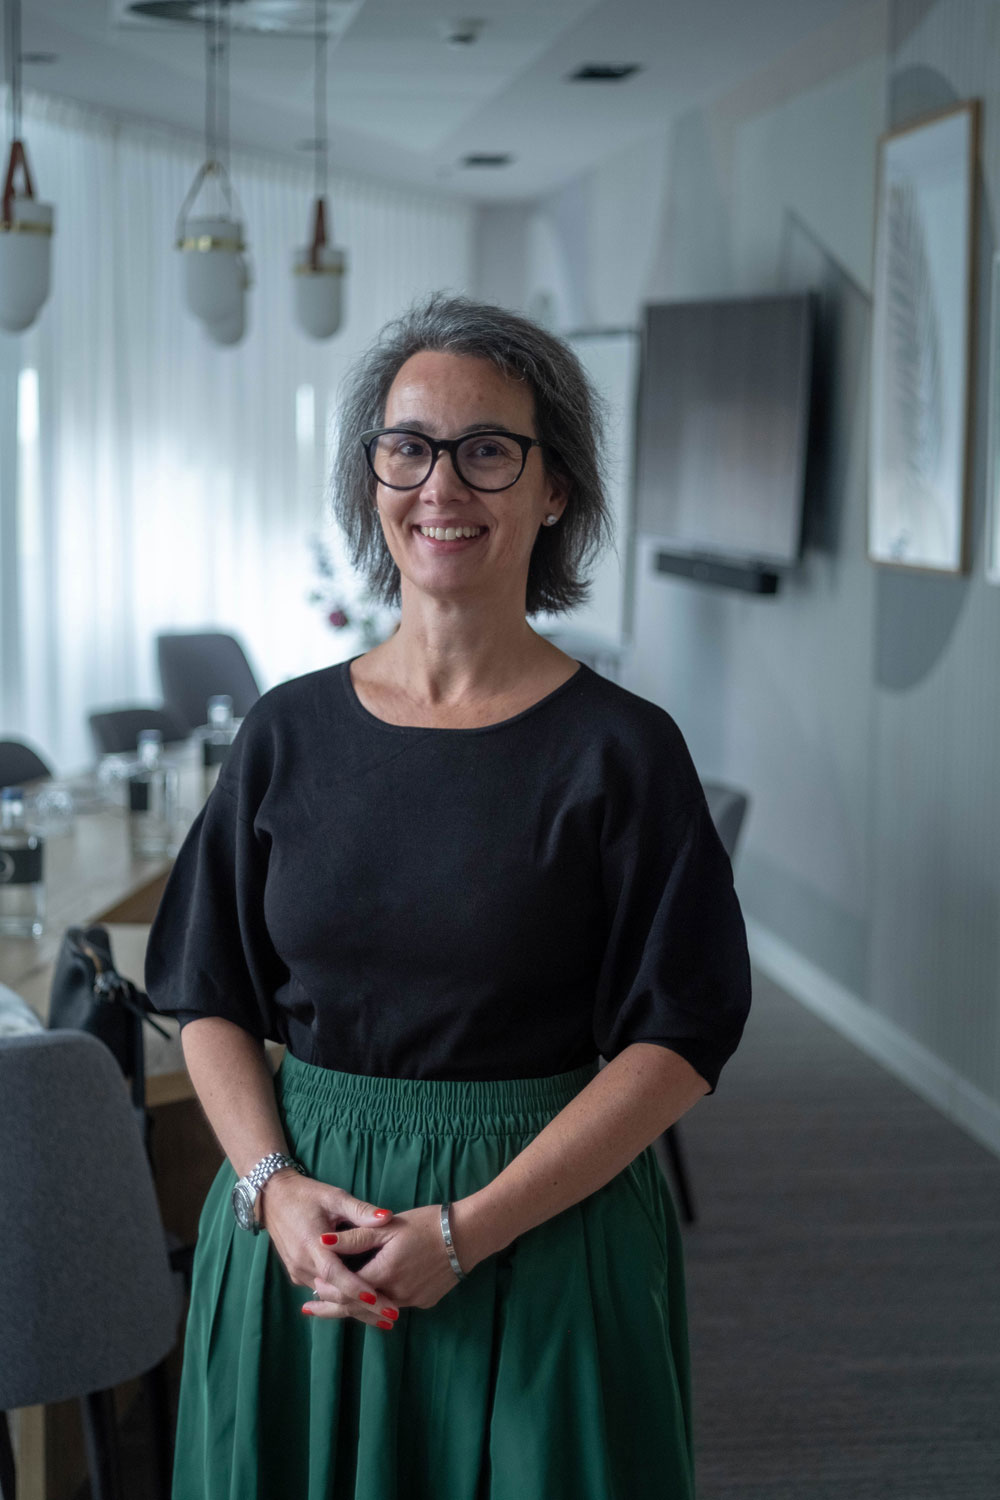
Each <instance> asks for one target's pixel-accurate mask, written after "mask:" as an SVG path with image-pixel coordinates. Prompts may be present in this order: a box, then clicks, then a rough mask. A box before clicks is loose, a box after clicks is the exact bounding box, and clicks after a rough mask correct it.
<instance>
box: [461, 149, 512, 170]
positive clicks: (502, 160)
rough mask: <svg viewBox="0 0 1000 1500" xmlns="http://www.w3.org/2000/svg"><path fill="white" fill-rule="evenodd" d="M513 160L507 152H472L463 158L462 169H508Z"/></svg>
mask: <svg viewBox="0 0 1000 1500" xmlns="http://www.w3.org/2000/svg"><path fill="white" fill-rule="evenodd" d="M513 160H514V158H513V157H512V156H511V154H510V152H509V151H472V152H470V153H469V155H468V156H463V157H462V161H461V165H462V166H463V167H509V166H510V164H511V162H512V161H513Z"/></svg>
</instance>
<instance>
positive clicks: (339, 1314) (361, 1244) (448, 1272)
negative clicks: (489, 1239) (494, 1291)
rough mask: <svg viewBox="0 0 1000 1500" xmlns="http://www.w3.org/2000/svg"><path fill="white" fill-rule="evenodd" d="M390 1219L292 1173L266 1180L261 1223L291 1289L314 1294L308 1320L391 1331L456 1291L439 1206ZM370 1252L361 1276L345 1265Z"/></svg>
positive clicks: (338, 1191) (307, 1308)
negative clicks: (346, 1321)
mask: <svg viewBox="0 0 1000 1500" xmlns="http://www.w3.org/2000/svg"><path fill="white" fill-rule="evenodd" d="M386 1213H387V1211H386V1210H384V1209H383V1210H378V1209H377V1208H376V1207H374V1206H373V1205H372V1204H370V1203H364V1202H362V1201H361V1200H360V1199H358V1198H355V1197H353V1196H352V1195H351V1194H350V1193H347V1192H345V1191H344V1190H343V1189H342V1188H338V1187H334V1186H332V1184H330V1183H324V1182H317V1181H316V1180H315V1179H314V1178H311V1177H302V1176H300V1175H299V1174H298V1173H297V1172H294V1171H291V1170H285V1171H281V1172H276V1173H275V1174H274V1175H273V1177H271V1178H270V1179H269V1180H268V1182H267V1183H266V1184H265V1187H264V1190H263V1192H262V1194H261V1204H260V1215H261V1224H262V1226H263V1227H264V1228H265V1229H266V1230H267V1232H268V1234H269V1236H270V1238H271V1242H272V1244H273V1245H274V1248H275V1249H276V1250H277V1252H278V1255H279V1256H280V1258H281V1261H282V1264H283V1265H284V1267H285V1270H286V1271H287V1272H288V1275H289V1277H290V1278H291V1281H292V1283H293V1285H295V1286H307V1287H309V1288H310V1289H311V1290H312V1291H313V1292H314V1294H315V1295H314V1296H313V1297H312V1298H311V1299H310V1300H309V1301H308V1302H306V1303H305V1304H304V1305H303V1308H302V1311H303V1313H304V1314H306V1315H307V1316H312V1317H318V1318H357V1320H358V1321H359V1322H361V1323H369V1324H374V1325H375V1326H376V1327H378V1328H382V1329H384V1330H385V1331H387V1332H388V1331H389V1330H390V1329H391V1328H392V1327H393V1326H394V1325H395V1322H396V1319H397V1318H398V1317H399V1309H400V1307H433V1306H434V1304H435V1303H436V1302H440V1300H441V1298H442V1297H444V1296H446V1295H447V1293H448V1292H450V1291H452V1289H453V1288H454V1287H456V1286H457V1285H458V1279H457V1277H456V1276H455V1273H454V1271H453V1270H452V1268H451V1263H450V1262H449V1260H448V1252H447V1250H446V1249H445V1244H444V1239H443V1237H442V1234H441V1208H440V1204H429V1205H427V1206H426V1207H420V1208H410V1209H404V1210H403V1211H402V1212H401V1213H398V1214H390V1215H389V1217H386ZM345 1224H346V1225H347V1226H348V1227H341V1226H343V1225H345ZM456 1248H457V1249H458V1255H459V1260H460V1261H461V1262H462V1267H463V1270H466V1271H469V1270H471V1269H472V1267H471V1265H466V1263H465V1260H464V1259H463V1258H462V1251H461V1247H460V1244H457V1246H456ZM372 1250H374V1252H375V1253H374V1255H372V1256H371V1258H370V1259H369V1260H368V1261H367V1262H366V1263H365V1264H364V1265H363V1266H362V1267H360V1268H359V1269H358V1270H352V1269H351V1267H350V1266H347V1265H345V1264H344V1257H345V1256H346V1257H350V1256H355V1255H360V1254H363V1253H365V1252H370V1251H372Z"/></svg>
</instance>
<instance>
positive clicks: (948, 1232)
mask: <svg viewBox="0 0 1000 1500" xmlns="http://www.w3.org/2000/svg"><path fill="white" fill-rule="evenodd" d="M681 1134H682V1139H683V1143H684V1149H685V1154H686V1156H687V1159H688V1165H689V1169H690V1173H691V1178H692V1182H693V1186H694V1191H695V1197H696V1201H697V1208H698V1222H697V1223H696V1224H695V1225H694V1226H693V1227H692V1228H690V1229H687V1230H686V1231H685V1246H686V1257H687V1275H688V1302H689V1311H690V1320H691V1339H692V1351H693V1358H694V1382H695V1415H696V1437H697V1448H698V1500H1000V1159H998V1158H997V1157H995V1156H993V1155H991V1154H990V1153H989V1152H988V1151H986V1150H985V1149H983V1148H982V1147H981V1146H979V1145H977V1144H976V1143H975V1142H974V1141H972V1140H971V1139H970V1138H969V1137H968V1136H966V1135H965V1134H964V1133H963V1132H962V1131H961V1130H959V1129H958V1128H957V1127H956V1126H953V1125H951V1124H949V1123H948V1121H947V1120H945V1119H944V1118H943V1117H942V1116H941V1115H940V1114H938V1113H937V1111H936V1110H934V1109H932V1108H931V1107H930V1105H927V1104H925V1103H923V1102H922V1101H921V1100H920V1099H919V1098H917V1097H916V1096H915V1095H914V1094H913V1093H911V1092H910V1090H909V1089H907V1088H906V1087H904V1085H902V1084H901V1083H898V1082H897V1081H896V1080H895V1079H894V1078H893V1077H892V1076H891V1075H889V1074H888V1073H886V1072H885V1071H884V1069H882V1068H880V1067H879V1066H878V1065H877V1064H876V1063H873V1062H871V1061H870V1060H869V1059H868V1058H866V1057H865V1056H864V1055H863V1054H862V1053H860V1052H859V1051H858V1050H857V1049H856V1048H855V1047H853V1046H852V1045H851V1044H850V1043H849V1042H847V1041H844V1040H843V1039H842V1038H841V1037H839V1036H838V1035H837V1034H836V1033H835V1032H833V1031H831V1030H830V1028H829V1027H827V1026H826V1025H824V1023H823V1022H821V1021H819V1020H817V1019H816V1018H815V1017H814V1016H812V1015H811V1014H810V1013H809V1012H808V1011H805V1010H803V1008H802V1007H801V1006H800V1005H798V1004H797V1003H796V1002H795V1001H793V1000H791V999H789V997H788V996H787V995H785V994H783V993H782V992H781V990H779V989H778V988H777V987H776V986H775V985H773V984H771V983H769V982H768V981H767V980H765V979H763V978H762V977H760V976H757V979H756V985H755V1000H754V1008H753V1013H752V1017H751V1021H750V1023H749V1025H748V1028H747V1033H746V1037H745V1039H744V1042H743V1046H742V1047H741V1049H740V1051H739V1053H738V1054H737V1056H736V1057H735V1058H734V1059H733V1061H732V1062H731V1063H730V1065H729V1067H728V1068H727V1070H726V1072H725V1073H724V1075H723V1078H722V1082H721V1084H720V1087H719V1090H718V1092H717V1093H716V1094H715V1095H714V1096H713V1097H712V1098H709V1099H706V1100H703V1101H702V1102H701V1103H700V1104H699V1105H698V1107H697V1109H696V1110H695V1111H694V1112H693V1114H691V1115H690V1116H689V1117H688V1119H686V1120H685V1121H684V1123H683V1125H682V1127H681ZM178 1367H179V1361H178ZM147 1443H148V1436H147V1427H146V1413H145V1411H144V1409H143V1403H142V1402H138V1403H137V1404H136V1407H135V1408H133V1411H132V1413H131V1414H130V1417H129V1420H128V1421H127V1423H126V1424H125V1429H124V1431H123V1433H122V1447H123V1466H124V1468H125V1475H124V1479H125V1494H126V1496H128V1497H129V1500H146V1497H149V1500H152V1496H153V1494H154V1490H153V1485H152V1476H151V1473H150V1461H149V1456H148V1448H147ZM87 1493H88V1490H87V1489H85V1490H83V1491H81V1493H80V1496H79V1497H78V1500H83V1497H84V1495H85V1494H87Z"/></svg>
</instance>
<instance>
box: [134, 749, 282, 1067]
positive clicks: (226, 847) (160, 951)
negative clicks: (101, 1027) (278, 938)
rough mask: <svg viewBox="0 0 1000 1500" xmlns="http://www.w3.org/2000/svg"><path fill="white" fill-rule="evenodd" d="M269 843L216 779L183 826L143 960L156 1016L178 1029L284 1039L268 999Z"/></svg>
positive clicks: (272, 978)
mask: <svg viewBox="0 0 1000 1500" xmlns="http://www.w3.org/2000/svg"><path fill="white" fill-rule="evenodd" d="M267 861H268V844H267V840H266V839H265V838H263V837H261V836H260V835H259V834H258V833H257V832H256V831H255V828H254V826H253V823H252V821H251V820H250V819H249V818H247V817H246V816H244V815H243V813H242V810H241V807H240V799H239V797H238V795H237V793H236V792H234V790H233V789H232V788H231V787H230V786H229V785H228V784H227V783H226V781H225V780H224V779H220V780H219V781H218V782H217V784H216V786H215V788H214V790H213V791H212V794H211V796H210V797H209V798H208V801H207V802H206V803H205V806H204V807H203V808H202V810H201V812H200V813H199V815H198V817H197V819H196V820H195V822H194V824H193V825H192V827H191V830H190V832H189V833H188V836H187V838H186V839H185V841H184V843H183V845H182V847H181V850H180V853H179V854H178V856H177V859H176V861H175V864H174V868H173V870H172V871H171V874H170V878H169V880H168V881H167V886H166V890H165V891H164V894H163V899H162V901H161V903H160V907H159V911H158V912H157V915H156V920H155V922H154V924H153V928H152V932H151V933H150V939H149V947H148V950H147V954H146V986H147V989H148V991H149V996H150V1000H151V1001H152V1004H153V1006H154V1007H155V1009H156V1010H158V1011H162V1012H164V1013H167V1014H174V1015H176V1016H177V1017H178V1019H179V1020H180V1022H181V1025H182V1026H183V1025H185V1024H186V1023H187V1022H188V1021H192V1020H195V1019H197V1018H198V1017H201V1016H219V1017H221V1018H222V1019H223V1020H226V1021H232V1022H234V1023H235V1024H236V1025H237V1026H241V1027H242V1028H243V1029H244V1030H245V1031H248V1032H250V1033H251V1034H252V1035H253V1036H255V1037H257V1038H259V1039H260V1040H261V1041H263V1040H265V1039H268V1038H270V1039H273V1040H277V1041H284V1040H285V1038H284V1036H283V1035H282V1034H281V1028H280V1024H279V1018H278V1017H279V1013H278V1008H277V1007H276V1005H275V1004H274V997H275V994H276V992H277V990H278V989H279V987H280V986H281V985H282V983H283V982H284V981H285V980H286V979H287V970H286V969H285V966H284V965H283V963H282V961H281V959H280V958H279V957H278V955H277V953H276V952H275V950H274V947H273V946H272V944H271V941H270V938H269V936H268V931H267V926H266V923H265V920H264V885H265V880H266V876H267Z"/></svg>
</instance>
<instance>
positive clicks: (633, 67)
mask: <svg viewBox="0 0 1000 1500" xmlns="http://www.w3.org/2000/svg"><path fill="white" fill-rule="evenodd" d="M640 66H641V65H640V64H639V63H584V64H583V66H582V67H580V68H577V70H576V72H575V73H570V74H569V75H568V81H569V82H570V83H621V82H623V80H624V79H626V78H631V76H632V74H633V73H638V72H639V71H640Z"/></svg>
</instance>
